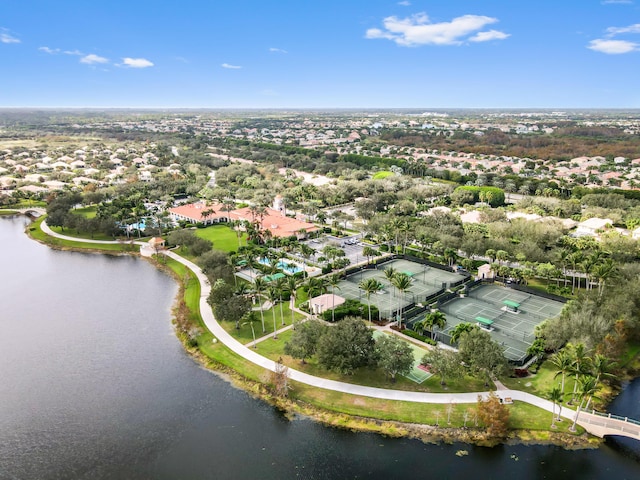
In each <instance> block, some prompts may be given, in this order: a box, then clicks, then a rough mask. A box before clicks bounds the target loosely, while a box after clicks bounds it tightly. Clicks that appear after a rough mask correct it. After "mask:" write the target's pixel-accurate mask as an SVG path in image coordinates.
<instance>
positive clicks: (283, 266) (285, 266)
mask: <svg viewBox="0 0 640 480" xmlns="http://www.w3.org/2000/svg"><path fill="white" fill-rule="evenodd" d="M258 263H260V264H262V265H271V262H269V259H268V258H266V257H262V258H259V259H258ZM276 267H278V268H279V269H280V270H282V271H283V272H285V273H288V274H289V275H293V274H294V273H298V272H301V271H302V268H301V267H299V266H298V265H296V264H295V263H288V262H285V261H283V260H279V261H278V263H276Z"/></svg>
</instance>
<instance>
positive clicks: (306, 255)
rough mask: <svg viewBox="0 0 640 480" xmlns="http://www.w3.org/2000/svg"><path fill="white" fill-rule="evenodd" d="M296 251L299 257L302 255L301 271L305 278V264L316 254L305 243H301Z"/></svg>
mask: <svg viewBox="0 0 640 480" xmlns="http://www.w3.org/2000/svg"><path fill="white" fill-rule="evenodd" d="M298 251H299V252H300V255H302V258H303V259H304V260H303V263H304V271H303V277H306V276H307V262H308V261H309V259H310V258H311V257H312V256H313V254H314V253H316V251H315V250H314V249H313V248H311V247H310V246H309V245H307V244H306V243H301V244H300V246H299V247H298Z"/></svg>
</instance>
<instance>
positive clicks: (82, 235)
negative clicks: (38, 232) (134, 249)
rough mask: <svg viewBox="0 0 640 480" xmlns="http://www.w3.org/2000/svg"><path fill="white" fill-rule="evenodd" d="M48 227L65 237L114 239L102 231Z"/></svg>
mask: <svg viewBox="0 0 640 480" xmlns="http://www.w3.org/2000/svg"><path fill="white" fill-rule="evenodd" d="M49 228H50V229H51V230H53V231H54V232H56V233H59V234H60V235H66V236H67V237H76V238H80V239H84V240H111V241H113V240H114V238H113V237H110V236H109V235H105V234H104V233H99V232H97V233H94V234H90V233H87V232H83V231H82V230H76V229H75V228H73V229H70V228H65V229H63V228H62V227H51V226H50V227H49ZM134 240H137V238H134Z"/></svg>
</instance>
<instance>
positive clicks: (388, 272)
mask: <svg viewBox="0 0 640 480" xmlns="http://www.w3.org/2000/svg"><path fill="white" fill-rule="evenodd" d="M382 272H383V273H384V278H386V279H387V281H388V282H389V284H390V285H391V287H392V288H393V293H395V289H396V287H394V286H393V281H392V280H393V277H395V276H396V273H398V271H397V270H396V269H395V268H393V267H387V268H385V269H384V270H383V271H382ZM392 302H393V295H391V293H389V318H391V313H392V312H393V307H392V306H391V303H392Z"/></svg>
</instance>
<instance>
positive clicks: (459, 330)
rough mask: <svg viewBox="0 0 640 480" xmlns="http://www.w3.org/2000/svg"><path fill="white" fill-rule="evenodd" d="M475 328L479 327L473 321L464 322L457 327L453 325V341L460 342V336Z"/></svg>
mask: <svg viewBox="0 0 640 480" xmlns="http://www.w3.org/2000/svg"><path fill="white" fill-rule="evenodd" d="M474 328H477V327H476V326H475V325H474V324H473V323H467V322H463V323H459V324H457V325H456V326H455V327H453V330H451V343H458V340H460V337H461V336H462V334H463V333H465V332H469V331H471V330H473V329H474Z"/></svg>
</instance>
